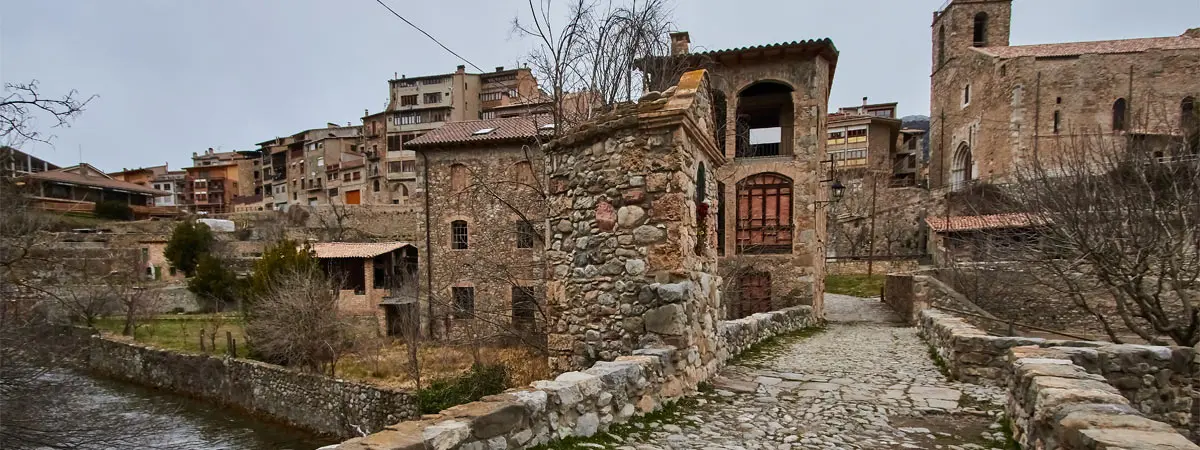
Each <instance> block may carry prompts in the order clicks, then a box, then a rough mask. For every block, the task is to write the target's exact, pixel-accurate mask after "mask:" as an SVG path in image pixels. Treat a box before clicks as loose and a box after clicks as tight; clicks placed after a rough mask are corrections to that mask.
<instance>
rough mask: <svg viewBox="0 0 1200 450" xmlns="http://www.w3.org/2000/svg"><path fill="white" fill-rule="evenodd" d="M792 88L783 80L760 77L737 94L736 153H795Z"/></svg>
mask: <svg viewBox="0 0 1200 450" xmlns="http://www.w3.org/2000/svg"><path fill="white" fill-rule="evenodd" d="M792 91H793V89H792V88H791V86H788V85H786V84H783V83H779V82H775V81H759V82H757V83H754V84H752V85H750V86H749V87H747V88H745V89H743V90H742V92H741V93H739V94H738V103H737V115H736V117H737V122H736V123H735V124H734V126H735V128H734V130H735V132H736V133H737V134H736V138H737V139H736V144H737V146H736V147H735V148H734V156H735V157H737V158H757V157H764V156H778V155H791V154H792V148H791V146H792V140H793V132H792V130H793V123H794V122H795V120H793V118H794V117H795V109H794V106H793V104H792Z"/></svg>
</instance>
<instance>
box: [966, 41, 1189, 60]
mask: <svg viewBox="0 0 1200 450" xmlns="http://www.w3.org/2000/svg"><path fill="white" fill-rule="evenodd" d="M975 49H976V50H979V51H981V52H983V53H985V54H988V55H992V56H998V57H1001V58H1020V57H1023V56H1034V57H1056V56H1078V55H1088V54H1114V53H1141V52H1145V51H1149V50H1180V49H1200V39H1198V38H1194V37H1190V36H1170V37H1156V38H1140V39H1121V40H1115V41H1092V42H1064V43H1058V44H1038V45H1016V46H1009V47H975Z"/></svg>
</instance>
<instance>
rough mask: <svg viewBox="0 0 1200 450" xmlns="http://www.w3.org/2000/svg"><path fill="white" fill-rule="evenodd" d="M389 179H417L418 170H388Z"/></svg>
mask: <svg viewBox="0 0 1200 450" xmlns="http://www.w3.org/2000/svg"><path fill="white" fill-rule="evenodd" d="M387 179H389V180H399V181H411V180H415V179H417V172H416V171H415V170H414V171H412V172H388V174H387Z"/></svg>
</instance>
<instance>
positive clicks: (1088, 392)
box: [1008, 347, 1200, 450]
mask: <svg viewBox="0 0 1200 450" xmlns="http://www.w3.org/2000/svg"><path fill="white" fill-rule="evenodd" d="M1089 350H1091V349H1089ZM1063 356H1064V355H1062V354H1061V353H1060V352H1059V351H1058V349H1039V348H1035V347H1017V348H1014V349H1012V350H1011V351H1010V354H1009V357H1008V359H1009V361H1010V363H1011V365H1012V371H1013V373H1012V381H1011V382H1010V383H1009V391H1008V417H1009V419H1010V420H1011V423H1012V428H1013V437H1014V438H1015V439H1016V440H1017V442H1018V443H1020V444H1021V445H1022V446H1023V448H1046V449H1058V448H1064V449H1079V450H1091V449H1112V448H1121V449H1127V450H1141V449H1146V450H1149V449H1159V450H1161V449H1200V446H1197V445H1196V444H1194V443H1192V442H1190V441H1188V439H1187V438H1186V437H1184V436H1183V435H1182V434H1180V433H1179V432H1178V431H1176V429H1175V428H1172V426H1171V424H1169V423H1163V422H1159V421H1156V420H1152V419H1151V418H1148V417H1146V416H1144V415H1143V414H1145V412H1144V410H1143V409H1142V408H1140V407H1139V404H1138V403H1139V402H1137V401H1133V402H1131V399H1128V398H1127V394H1126V393H1125V392H1124V391H1122V390H1120V389H1118V388H1117V387H1115V386H1113V385H1112V384H1110V383H1111V382H1112V381H1111V379H1109V380H1106V379H1105V377H1104V376H1100V375H1096V374H1094V373H1092V371H1091V370H1088V369H1085V368H1084V367H1082V366H1079V365H1077V364H1074V363H1073V362H1072V359H1071V358H1066V357H1063ZM1150 417H1154V415H1150Z"/></svg>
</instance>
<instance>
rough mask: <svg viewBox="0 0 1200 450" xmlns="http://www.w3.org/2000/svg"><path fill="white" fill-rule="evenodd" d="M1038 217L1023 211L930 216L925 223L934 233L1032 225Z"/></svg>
mask: <svg viewBox="0 0 1200 450" xmlns="http://www.w3.org/2000/svg"><path fill="white" fill-rule="evenodd" d="M1037 222H1039V220H1038V219H1036V218H1034V217H1032V216H1030V215H1029V214H1025V213H1010V214H989V215H984V216H950V217H945V216H930V217H926V218H925V223H928V224H929V228H930V229H932V230H933V231H934V232H935V233H945V232H952V231H977V230H995V229H1002V228H1022V227H1029V226H1034V225H1036V224H1037Z"/></svg>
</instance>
